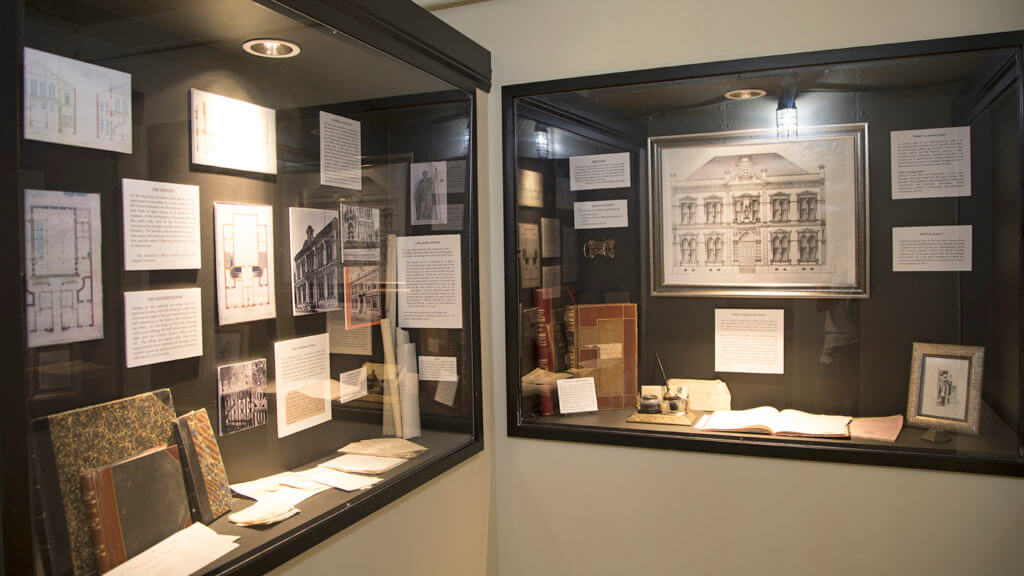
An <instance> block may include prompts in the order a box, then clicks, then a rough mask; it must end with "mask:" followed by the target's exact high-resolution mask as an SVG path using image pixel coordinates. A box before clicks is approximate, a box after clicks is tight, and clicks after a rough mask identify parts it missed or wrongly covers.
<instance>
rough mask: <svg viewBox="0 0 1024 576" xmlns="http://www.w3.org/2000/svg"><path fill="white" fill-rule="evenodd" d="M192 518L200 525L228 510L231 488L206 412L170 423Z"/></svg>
mask: <svg viewBox="0 0 1024 576" xmlns="http://www.w3.org/2000/svg"><path fill="white" fill-rule="evenodd" d="M174 433H175V436H177V439H178V446H179V447H180V448H181V465H182V468H183V469H184V472H185V488H186V489H187V490H188V501H189V506H190V507H191V509H192V517H193V518H195V519H196V520H197V521H199V522H202V523H204V524H209V523H210V522H213V521H214V520H215V519H216V518H218V517H220V516H222V515H223V514H225V513H226V512H230V511H231V488H230V487H229V486H228V475H227V472H226V471H225V470H224V461H223V460H221V457H220V448H219V447H218V445H217V437H216V436H215V435H214V434H213V427H212V426H211V425H210V417H209V415H208V414H207V412H206V409H205V408H204V409H202V410H195V411H193V412H189V413H188V414H185V415H183V416H179V417H178V418H176V419H175V420H174Z"/></svg>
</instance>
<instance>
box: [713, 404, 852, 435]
mask: <svg viewBox="0 0 1024 576" xmlns="http://www.w3.org/2000/svg"><path fill="white" fill-rule="evenodd" d="M849 423H850V417H849V416H833V415H827V414H809V413H807V412H803V411H800V410H792V409H787V410H783V411H781V412H780V411H778V410H777V409H775V408H773V407H771V406H759V407H757V408H751V409H750V410H719V411H717V412H714V413H713V414H711V416H710V417H708V418H707V419H706V420H705V419H701V420H700V421H698V422H697V426H695V427H699V429H701V430H707V431H709V432H756V433H761V434H772V435H775V436H817V437H822V438H849V437H850V431H849V429H848V428H847V425H848V424H849Z"/></svg>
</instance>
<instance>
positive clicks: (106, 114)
mask: <svg viewBox="0 0 1024 576" xmlns="http://www.w3.org/2000/svg"><path fill="white" fill-rule="evenodd" d="M129 106H131V97H130V94H129V93H128V85H127V84H120V85H118V86H111V87H110V88H108V89H107V90H104V91H101V92H99V93H98V94H96V138H97V139H99V140H107V141H109V142H118V143H125V142H128V133H129V131H130V130H131V125H130V119H129V114H128V113H129Z"/></svg>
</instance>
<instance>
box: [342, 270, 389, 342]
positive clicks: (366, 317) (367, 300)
mask: <svg viewBox="0 0 1024 576" xmlns="http://www.w3.org/2000/svg"><path fill="white" fill-rule="evenodd" d="M380 305H381V301H380V267H379V266H346V267H345V329H346V330H351V329H353V328H360V327H362V326H373V325H374V324H380V308H381V306H380Z"/></svg>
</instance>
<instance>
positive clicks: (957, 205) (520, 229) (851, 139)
mask: <svg viewBox="0 0 1024 576" xmlns="http://www.w3.org/2000/svg"><path fill="white" fill-rule="evenodd" d="M1021 39H1022V35H1021V34H1017V33H1014V34H1003V35H992V36H984V37H973V38H957V39H950V40H938V41H930V42H920V43H910V44H901V45H892V46H880V47H872V48H859V49H848V50H836V51H830V52H821V53H809V54H796V55H789V56H778V57H766V58H756V59H750V60H742V61H733V62H719V63H712V64H698V65H692V66H683V67H677V68H665V69H656V70H649V71H639V72H629V73H623V74H612V75H606V76H593V77H585V78H577V79H567V80H556V81H550V82H540V83H534V84H523V85H517V86H508V87H506V88H505V89H504V92H503V98H504V101H503V106H504V107H503V114H504V129H505V132H504V143H505V144H504V145H505V149H504V155H505V164H504V166H505V209H506V248H507V249H506V254H507V258H508V261H507V269H508V270H509V273H510V278H509V285H510V286H517V287H518V289H512V290H509V291H508V297H507V298H508V300H507V318H508V342H509V344H508V353H509V359H510V360H509V375H508V386H509V429H510V433H511V434H512V435H519V436H528V437H539V438H552V439H563V440H565V439H567V440H576V441H591V442H606V443H613V444H622V445H639V446H657V447H665V448H673V449H684V450H702V451H717V452H732V453H742V454H757V455H772V456H784V457H792V458H806V459H825V460H837V461H852V462H865V463H875V464H886V465H902V466H915V467H928V468H939V469H955V470H966V471H978V472H990V473H1001V474H1013V475H1019V474H1021V473H1024V459H1022V451H1021V449H1022V442H1021V439H1022V430H1024V428H1022V410H1021V406H1022V382H1024V380H1022V374H1021V368H1020V360H1021V305H1020V286H1021V264H1020V262H1021V238H1020V230H1021V214H1022V212H1021V191H1022V190H1021V182H1022V180H1021V179H1022V171H1021V152H1022V147H1021V141H1022V140H1021V138H1022V136H1021V134H1022V132H1021V126H1022V124H1021V122H1022V119H1021V104H1022V96H1021V72H1020V66H1021V64H1020V59H1021V50H1020V44H1021ZM940 167H941V169H940ZM598 168H600V170H598ZM601 210H604V212H603V214H602V213H601ZM556 243H557V246H556V245H555V244H556ZM513 278H514V281H513ZM595 305H599V306H601V307H604V308H608V307H609V306H620V307H621V306H623V305H625V308H623V309H624V310H625V311H626V316H627V321H625V322H624V323H623V321H621V320H615V321H614V322H613V323H611V324H605V325H604V327H603V328H602V327H601V320H598V321H597V324H596V326H597V328H596V330H597V332H588V331H586V326H588V325H594V324H593V323H592V322H589V321H588V320H587V319H586V318H587V316H588V315H591V314H593V310H595V308H594V307H595ZM634 306H635V315H634V316H633V318H634V319H633V320H629V319H628V316H629V315H630V313H631V312H630V310H633V308H632V307H634ZM622 326H625V327H626V328H627V329H626V330H621V329H620V328H622ZM630 326H632V327H633V330H635V332H633V333H630V330H629V327H630ZM915 343H932V344H941V345H949V346H950V347H949V348H943V349H941V351H940V352H929V351H928V350H929V349H927V348H924V349H918V348H916V347H915ZM971 346H976V347H981V348H983V351H982V352H983V353H982V356H978V357H974V358H973V360H972V357H971V353H972V349H971V348H970V347H971ZM631 350H632V353H631ZM921 350H923V352H922V351H921ZM982 357H983V360H982ZM513 359H515V360H513ZM659 364H660V365H659ZM662 366H663V367H662ZM953 366H955V367H956V368H953ZM954 372H955V373H956V374H955V375H954ZM633 374H635V375H633ZM581 377H582V378H587V377H591V378H593V379H594V380H593V382H594V383H593V384H592V385H591V384H589V383H583V384H573V386H574V388H573V389H572V391H573V393H572V394H570V395H568V396H564V397H563V391H562V390H561V387H562V384H561V382H560V381H561V380H565V379H576V378H581ZM666 380H667V381H668V382H669V383H671V386H670V387H669V388H668V389H666V386H667V382H666ZM723 383H724V384H723ZM570 384H572V383H570ZM575 386H582V390H584V393H585V395H589V394H591V390H594V392H593V393H594V395H595V396H596V403H595V404H594V405H589V406H588V405H587V404H586V402H584V403H582V404H581V403H580V399H579V396H578V394H579V393H580V390H581V388H576V387H575ZM647 386H649V387H650V388H644V387H647ZM620 389H621V394H619V392H620ZM609 391H611V392H609ZM674 392H680V393H681V395H682V396H683V397H684V398H688V402H687V401H685V400H684V402H683V407H677V408H678V409H671V408H668V407H667V402H665V407H662V406H661V403H663V402H664V400H665V396H666V395H671V394H673V393H674ZM645 394H653V395H655V396H656V398H652V399H648V400H649V401H650V404H649V406H647V408H648V409H649V411H651V412H657V413H658V414H643V412H645V407H644V406H642V405H641V404H642V400H643V398H642V396H643V395H645ZM910 399H914V402H910V403H908V400H910ZM563 404H566V405H565V406H563ZM687 404H688V405H689V410H687V407H686V406H687ZM758 407H771V408H773V409H776V410H779V411H783V410H786V409H790V410H798V411H801V412H805V413H808V414H807V415H803V414H795V413H789V414H788V415H787V413H782V414H781V416H780V415H775V414H770V413H769V411H761V412H755V413H740V412H739V411H744V410H749V409H754V408H758ZM594 408H596V409H594ZM670 413H671V414H670ZM810 415H815V416H816V415H826V416H837V417H841V419H839V420H836V419H828V418H811V419H810V420H805V421H803V422H798V421H795V420H792V418H794V417H795V418H798V419H799V418H801V417H805V416H810ZM703 416H707V417H708V418H702V417H703ZM787 416H788V417H789V418H790V419H789V420H787ZM730 418H731V420H728V419H730ZM866 418H884V419H882V420H865V419H866ZM837 422H838V429H837V430H833V429H830V428H829V426H831V425H835V424H836V423H837ZM758 424H760V425H763V426H762V429H760V430H759V431H758V432H757V433H755V432H751V427H752V426H755V425H758ZM955 426H960V428H959V431H957V432H950V431H951V430H954V427H955ZM793 428H795V429H796V432H794V430H793ZM741 429H742V430H743V431H742V432H741V431H740V430H741ZM833 432H834V433H833ZM926 432H928V435H927V436H928V437H927V438H922V436H924V435H925V433H926ZM890 435H894V439H889V438H887V436H890Z"/></svg>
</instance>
